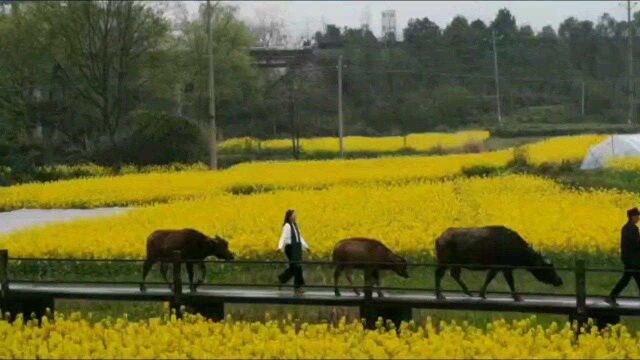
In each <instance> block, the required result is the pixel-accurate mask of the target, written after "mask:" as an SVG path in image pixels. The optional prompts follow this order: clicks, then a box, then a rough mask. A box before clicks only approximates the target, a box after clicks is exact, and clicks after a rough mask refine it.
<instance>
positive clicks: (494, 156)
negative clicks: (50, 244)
mask: <svg viewBox="0 0 640 360" xmlns="http://www.w3.org/2000/svg"><path fill="white" fill-rule="evenodd" d="M512 157H513V155H512V152H511V151H506V150H505V151H496V152H491V153H483V154H459V155H449V156H403V157H383V158H376V159H358V160H324V161H299V162H296V161H285V162H272V161H266V162H257V163H244V164H240V165H238V166H235V167H232V168H230V169H228V170H224V171H217V172H216V171H182V172H175V173H150V174H131V175H124V176H116V177H101V178H87V179H74V180H67V181H58V182H51V183H32V184H23V185H16V186H11V187H5V188H0V209H2V210H10V209H19V208H94V207H103V206H127V205H141V204H150V203H159V202H168V201H174V200H188V199H194V198H202V197H207V196H213V195H221V194H224V193H227V192H234V193H237V192H246V191H253V190H255V189H256V188H257V189H265V188H268V189H281V188H296V189H298V188H320V187H326V186H331V185H338V184H364V183H369V182H386V183H394V182H408V181H414V180H420V179H434V178H443V177H448V176H454V175H458V174H460V172H461V171H462V169H464V168H466V167H472V166H486V167H502V166H505V165H506V164H507V163H508V162H509V161H510V160H511V159H512Z"/></svg>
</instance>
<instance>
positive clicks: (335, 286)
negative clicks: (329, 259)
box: [333, 265, 342, 296]
mask: <svg viewBox="0 0 640 360" xmlns="http://www.w3.org/2000/svg"><path fill="white" fill-rule="evenodd" d="M341 273H342V265H336V269H335V270H334V271H333V292H334V293H335V294H336V296H340V290H339V289H338V281H339V280H340V274H341Z"/></svg>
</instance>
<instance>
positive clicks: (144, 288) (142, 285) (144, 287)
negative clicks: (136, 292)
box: [140, 284, 147, 292]
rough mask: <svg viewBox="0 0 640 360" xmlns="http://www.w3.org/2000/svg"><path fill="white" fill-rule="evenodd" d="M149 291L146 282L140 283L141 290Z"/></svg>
mask: <svg viewBox="0 0 640 360" xmlns="http://www.w3.org/2000/svg"><path fill="white" fill-rule="evenodd" d="M145 291H147V287H146V286H145V285H144V284H140V292H145Z"/></svg>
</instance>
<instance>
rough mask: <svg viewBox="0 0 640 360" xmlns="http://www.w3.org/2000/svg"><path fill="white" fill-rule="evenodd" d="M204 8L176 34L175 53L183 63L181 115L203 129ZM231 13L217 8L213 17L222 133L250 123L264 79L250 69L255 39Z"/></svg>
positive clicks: (232, 10) (205, 103)
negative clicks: (232, 127) (192, 120)
mask: <svg viewBox="0 0 640 360" xmlns="http://www.w3.org/2000/svg"><path fill="white" fill-rule="evenodd" d="M205 11H206V10H205V8H204V7H201V8H200V11H199V16H198V18H196V19H193V20H188V19H185V21H183V22H182V23H181V24H180V25H179V27H178V28H177V29H176V42H177V44H176V48H175V51H176V52H177V53H178V54H179V58H180V59H182V60H181V65H180V69H179V71H180V73H181V74H182V75H181V77H182V78H181V79H180V80H179V81H181V82H182V83H183V84H184V86H183V88H184V89H185V90H188V91H186V92H185V93H184V106H185V109H184V115H185V116H188V117H190V118H192V119H195V121H198V122H200V124H201V125H203V124H205V119H206V118H207V109H208V108H207V106H208V97H207V71H208V65H207V56H206V31H205V29H204V28H205V25H206V23H205V16H204V15H205V13H204V12H205ZM235 11H236V10H235V8H233V7H230V6H227V5H224V4H222V3H221V4H219V5H218V6H216V7H215V10H214V12H213V21H212V25H213V29H212V32H213V43H214V48H213V57H214V59H215V66H216V71H215V84H216V87H215V98H216V122H217V123H218V127H219V128H222V129H224V128H225V127H228V126H234V125H237V123H238V122H239V121H240V120H241V119H245V120H250V119H249V118H250V117H251V116H252V115H251V112H252V108H253V107H254V106H258V104H257V102H259V101H260V99H261V91H262V86H263V78H262V77H261V76H260V74H259V73H258V71H257V69H256V68H255V67H254V66H253V59H252V58H251V57H250V55H249V48H250V47H251V46H253V45H254V38H253V36H252V34H251V32H250V31H249V28H248V27H247V25H245V24H244V23H243V22H241V21H239V20H238V19H237V18H236V16H235Z"/></svg>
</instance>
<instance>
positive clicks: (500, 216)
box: [0, 175, 637, 258]
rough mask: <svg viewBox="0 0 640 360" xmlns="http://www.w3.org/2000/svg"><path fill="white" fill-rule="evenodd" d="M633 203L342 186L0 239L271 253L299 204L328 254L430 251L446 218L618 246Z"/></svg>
mask: <svg viewBox="0 0 640 360" xmlns="http://www.w3.org/2000/svg"><path fill="white" fill-rule="evenodd" d="M636 203H637V197H636V196H635V195H633V194H630V193H625V192H620V191H615V190H597V191H591V190H579V189H577V190H570V189H565V188H563V187H561V186H560V185H558V184H557V183H555V182H553V181H551V180H547V179H543V178H540V177H535V176H528V175H527V176H525V175H508V176H500V177H492V178H477V177H475V178H456V179H453V180H450V181H426V182H412V183H409V184H398V185H395V186H389V185H380V184H369V185H357V186H355V185H354V186H352V185H341V186H335V187H330V188H327V189H323V190H283V191H276V192H267V193H260V194H253V195H247V196H233V195H220V196H215V197H211V198H207V199H201V200H195V201H179V202H172V203H169V204H160V205H155V206H149V207H143V208H140V209H134V210H132V211H129V212H126V213H124V214H121V215H116V216H113V217H109V218H100V219H83V220H77V221H73V222H68V223H59V224H50V225H46V226H43V227H40V228H33V229H26V230H23V231H19V232H15V233H12V234H8V235H4V236H2V237H0V248H6V249H8V250H9V252H10V254H11V255H12V256H26V257H32V256H33V257H75V258H121V257H123V258H141V257H143V256H144V252H145V244H146V237H147V236H148V235H149V234H150V233H151V232H152V231H154V230H156V229H171V228H185V227H191V228H195V229H198V230H200V231H203V232H204V233H206V234H210V235H213V234H220V235H221V236H223V237H225V238H227V239H228V240H229V241H230V247H231V248H232V250H233V251H234V252H236V253H237V254H238V255H239V256H240V257H242V258H268V257H269V256H270V255H272V254H273V253H274V251H275V247H276V245H277V239H278V237H279V235H280V230H281V229H280V224H281V221H282V215H283V213H284V211H285V210H286V209H289V208H295V209H296V210H297V212H298V214H299V219H300V227H301V230H302V231H303V232H304V234H305V238H306V239H307V241H308V242H309V243H310V244H312V247H313V250H314V256H315V257H317V258H327V257H329V255H330V252H331V250H332V249H333V246H334V244H335V243H336V242H337V241H339V240H340V239H343V238H346V237H350V236H368V237H373V238H377V239H380V240H382V241H383V242H384V243H385V244H387V245H388V246H389V247H391V248H392V249H394V250H396V251H399V252H400V253H404V254H407V255H410V256H412V257H414V256H418V257H419V256H423V255H424V256H429V255H433V251H434V239H435V238H436V237H437V236H438V235H439V234H441V233H442V232H443V231H444V230H446V229H447V228H448V227H450V226H484V225H505V226H507V227H510V228H512V229H514V230H516V231H518V232H519V233H520V234H521V235H522V236H523V237H524V238H525V239H527V241H529V242H530V243H531V244H532V245H533V246H534V247H536V248H538V249H541V250H543V251H553V252H566V253H570V252H573V251H584V252H588V253H603V252H604V253H614V252H616V251H617V250H618V247H619V236H620V235H619V229H620V226H621V224H622V222H623V221H624V216H623V215H624V211H625V210H626V209H628V208H629V207H631V206H634V205H635V204H636ZM551 204H552V206H553V211H549V207H550V206H551ZM621 214H622V215H621ZM567 219H571V221H567Z"/></svg>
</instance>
